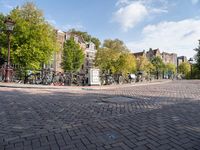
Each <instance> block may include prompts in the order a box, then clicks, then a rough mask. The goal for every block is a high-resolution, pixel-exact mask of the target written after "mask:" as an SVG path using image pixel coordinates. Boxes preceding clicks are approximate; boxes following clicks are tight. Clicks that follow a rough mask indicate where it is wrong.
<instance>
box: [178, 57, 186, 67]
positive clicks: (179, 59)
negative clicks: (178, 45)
mask: <svg viewBox="0 0 200 150" xmlns="http://www.w3.org/2000/svg"><path fill="white" fill-rule="evenodd" d="M183 62H187V57H186V56H179V57H177V66H179V65H180V64H181V63H183Z"/></svg>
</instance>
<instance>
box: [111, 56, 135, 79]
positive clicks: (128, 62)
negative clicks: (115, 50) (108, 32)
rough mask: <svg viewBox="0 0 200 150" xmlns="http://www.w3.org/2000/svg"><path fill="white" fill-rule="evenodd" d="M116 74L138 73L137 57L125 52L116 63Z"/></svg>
mask: <svg viewBox="0 0 200 150" xmlns="http://www.w3.org/2000/svg"><path fill="white" fill-rule="evenodd" d="M114 67H115V73H117V74H122V75H127V74H128V73H133V72H135V71H136V60H135V57H134V56H133V55H132V54H130V53H128V52H123V53H121V55H120V56H119V58H118V59H117V61H116V63H115V66H114Z"/></svg>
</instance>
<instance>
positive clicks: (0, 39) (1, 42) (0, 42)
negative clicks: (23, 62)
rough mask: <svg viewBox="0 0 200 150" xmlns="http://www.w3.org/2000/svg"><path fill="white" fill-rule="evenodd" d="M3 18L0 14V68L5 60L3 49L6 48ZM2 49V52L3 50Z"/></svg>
mask: <svg viewBox="0 0 200 150" xmlns="http://www.w3.org/2000/svg"><path fill="white" fill-rule="evenodd" d="M4 21H5V16H4V15H3V14H1V13H0V66H2V65H3V64H4V62H5V60H6V56H5V52H6V51H5V49H6V48H7V42H6V41H7V37H6V33H5V32H4V31H5V24H4ZM3 49H4V50H3Z"/></svg>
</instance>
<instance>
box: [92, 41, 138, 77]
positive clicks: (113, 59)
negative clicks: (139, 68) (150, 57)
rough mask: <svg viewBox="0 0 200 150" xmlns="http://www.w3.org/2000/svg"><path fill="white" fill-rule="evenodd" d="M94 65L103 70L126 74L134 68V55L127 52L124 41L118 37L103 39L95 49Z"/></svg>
mask: <svg viewBox="0 0 200 150" xmlns="http://www.w3.org/2000/svg"><path fill="white" fill-rule="evenodd" d="M95 65H96V66H98V67H99V68H100V69H101V70H102V71H103V72H107V73H110V71H111V72H112V73H114V74H127V73H130V72H131V73H132V72H134V71H135V70H136V62H135V57H134V56H133V55H132V54H130V53H129V51H128V49H127V48H126V46H125V45H124V43H123V42H122V41H120V40H118V39H115V40H105V41H104V44H103V47H102V48H100V49H98V50H97V54H96V58H95Z"/></svg>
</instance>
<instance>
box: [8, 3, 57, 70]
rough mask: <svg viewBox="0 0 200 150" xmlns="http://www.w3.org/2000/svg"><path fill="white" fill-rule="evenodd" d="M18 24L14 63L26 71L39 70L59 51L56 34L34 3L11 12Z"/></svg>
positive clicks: (12, 54) (13, 48)
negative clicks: (55, 51) (42, 64)
mask: <svg viewBox="0 0 200 150" xmlns="http://www.w3.org/2000/svg"><path fill="white" fill-rule="evenodd" d="M10 17H11V18H12V19H13V20H14V21H15V22H16V24H15V28H14V34H13V36H12V39H11V41H12V45H11V47H12V50H13V51H12V53H11V57H12V59H13V63H15V64H19V65H20V66H21V67H22V68H25V69H39V68H40V67H41V63H47V62H48V61H49V59H51V58H52V54H53V52H54V50H56V49H57V44H56V34H55V31H54V29H53V27H52V26H50V25H49V24H48V23H47V22H46V21H45V19H44V16H43V13H42V11H41V10H39V9H38V8H37V7H36V6H35V5H34V4H33V3H30V2H27V3H25V4H24V5H23V6H22V7H16V8H14V9H13V10H12V11H11V12H10Z"/></svg>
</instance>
